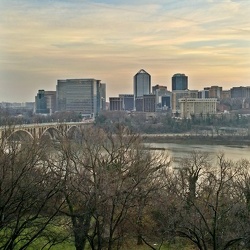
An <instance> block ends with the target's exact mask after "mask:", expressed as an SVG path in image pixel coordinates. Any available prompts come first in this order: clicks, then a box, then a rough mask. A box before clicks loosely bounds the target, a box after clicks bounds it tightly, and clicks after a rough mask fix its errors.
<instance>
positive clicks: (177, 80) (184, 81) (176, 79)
mask: <svg viewBox="0 0 250 250" xmlns="http://www.w3.org/2000/svg"><path fill="white" fill-rule="evenodd" d="M186 89H188V77H187V76H186V75H185V74H180V73H178V74H174V75H173V77H172V91H174V90H186Z"/></svg>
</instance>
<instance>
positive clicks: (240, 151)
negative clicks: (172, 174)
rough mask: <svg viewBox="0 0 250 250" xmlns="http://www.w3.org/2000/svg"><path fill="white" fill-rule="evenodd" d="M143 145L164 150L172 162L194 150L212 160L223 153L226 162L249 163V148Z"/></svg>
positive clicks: (234, 146) (164, 144) (162, 144)
mask: <svg viewBox="0 0 250 250" xmlns="http://www.w3.org/2000/svg"><path fill="white" fill-rule="evenodd" d="M145 145H146V146H147V147H149V148H151V149H156V150H160V149H165V151H166V152H167V153H168V154H169V156H170V157H171V158H172V159H173V160H174V162H178V161H179V159H180V158H182V157H186V156H188V155H189V154H190V152H192V151H194V150H196V151H200V152H206V153H209V154H210V155H211V157H212V158H213V159H214V160H215V159H216V155H217V154H218V153H224V155H225V158H226V159H228V160H232V161H239V160H241V159H247V160H249V161H250V146H237V145H228V146H226V145H200V144H179V143H178V144H177V143H145Z"/></svg>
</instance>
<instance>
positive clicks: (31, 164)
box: [0, 131, 62, 249]
mask: <svg viewBox="0 0 250 250" xmlns="http://www.w3.org/2000/svg"><path fill="white" fill-rule="evenodd" d="M8 135H9V131H5V133H3V137H2V138H1V139H2V140H1V145H0V234H1V235H2V236H1V237H2V238H1V241H0V249H16V248H18V249H26V248H27V247H28V246H30V245H31V244H32V243H33V242H34V241H35V240H36V239H37V238H38V237H40V236H42V234H43V232H45V231H46V230H47V229H48V227H47V226H48V225H49V224H50V223H51V222H52V221H53V220H54V219H55V216H56V215H57V212H58V211H57V210H56V209H54V208H53V207H54V204H55V203H57V204H62V200H61V199H59V197H58V193H59V189H60V183H59V182H58V181H57V182H55V180H54V179H53V178H52V176H51V175H50V173H49V172H48V166H47V162H46V161H45V160H44V159H45V155H46V151H45V148H44V147H43V145H41V144H39V142H38V141H36V140H33V141H29V142H21V141H8V140H7V139H8ZM59 206H60V205H59ZM44 243H45V244H49V242H46V241H45V242H44ZM54 243H55V242H54Z"/></svg>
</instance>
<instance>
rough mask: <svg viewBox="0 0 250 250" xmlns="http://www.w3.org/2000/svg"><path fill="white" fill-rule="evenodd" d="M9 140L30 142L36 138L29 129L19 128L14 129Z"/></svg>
mask: <svg viewBox="0 0 250 250" xmlns="http://www.w3.org/2000/svg"><path fill="white" fill-rule="evenodd" d="M7 140H8V141H19V142H20V141H26V142H29V141H32V140H34V137H33V135H32V134H31V133H30V132H29V131H27V130H24V129H19V130H16V131H13V132H12V133H11V134H10V135H9V136H8V138H7Z"/></svg>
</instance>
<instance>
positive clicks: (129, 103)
mask: <svg viewBox="0 0 250 250" xmlns="http://www.w3.org/2000/svg"><path fill="white" fill-rule="evenodd" d="M119 97H121V98H122V99H123V110H126V111H132V110H133V109H134V106H135V105H134V102H135V98H134V95H131V94H120V95H119Z"/></svg>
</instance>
